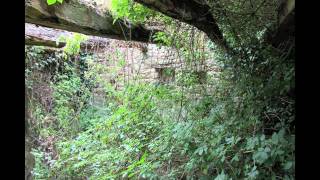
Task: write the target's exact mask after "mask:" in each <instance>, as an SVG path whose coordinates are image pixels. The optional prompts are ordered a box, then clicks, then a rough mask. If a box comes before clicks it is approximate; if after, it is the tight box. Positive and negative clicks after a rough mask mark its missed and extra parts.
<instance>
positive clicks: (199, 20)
mask: <svg viewBox="0 0 320 180" xmlns="http://www.w3.org/2000/svg"><path fill="white" fill-rule="evenodd" d="M134 1H135V2H138V3H141V4H143V5H145V6H147V7H149V8H151V9H154V10H156V11H158V12H161V13H163V14H165V15H167V16H170V17H172V18H175V19H178V20H180V21H182V22H185V23H188V24H190V25H192V26H195V27H197V28H198V29H199V30H201V31H203V32H205V33H206V34H207V35H208V37H209V38H210V39H211V40H212V41H213V42H215V43H217V44H218V45H220V46H222V47H223V48H227V46H226V43H225V41H224V39H223V36H222V32H221V30H220V28H219V26H218V24H217V23H216V20H215V19H214V18H213V16H212V14H211V12H210V7H209V6H208V5H207V4H206V3H203V2H201V1H199V0H134Z"/></svg>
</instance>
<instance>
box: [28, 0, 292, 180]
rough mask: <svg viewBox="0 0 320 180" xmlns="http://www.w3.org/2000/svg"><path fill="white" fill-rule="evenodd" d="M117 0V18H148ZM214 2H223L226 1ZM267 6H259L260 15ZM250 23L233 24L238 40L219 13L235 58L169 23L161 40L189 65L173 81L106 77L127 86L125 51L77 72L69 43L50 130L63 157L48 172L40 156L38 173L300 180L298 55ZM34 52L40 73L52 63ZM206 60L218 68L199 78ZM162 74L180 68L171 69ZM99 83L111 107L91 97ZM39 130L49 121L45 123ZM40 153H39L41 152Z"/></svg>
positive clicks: (90, 60) (38, 113)
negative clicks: (296, 120) (297, 158)
mask: <svg viewBox="0 0 320 180" xmlns="http://www.w3.org/2000/svg"><path fill="white" fill-rule="evenodd" d="M259 2H260V1H259ZM112 3H113V10H114V12H117V13H118V14H117V15H116V16H117V17H118V18H128V19H129V20H131V21H132V22H142V21H144V20H145V18H144V17H142V15H145V14H148V12H145V9H144V8H143V7H142V6H141V5H138V4H134V3H132V1H113V2H112ZM212 3H219V4H220V5H226V1H219V2H212ZM229 3H230V4H229V6H227V5H226V6H222V7H226V9H227V10H229V11H231V10H232V12H238V13H244V12H246V11H248V9H249V10H250V7H249V5H250V4H249V3H248V2H244V3H243V4H244V5H243V6H244V7H245V8H244V9H241V8H240V7H241V6H242V5H241V3H240V4H239V2H238V1H237V2H236V1H235V2H229ZM219 4H218V5H219ZM232 8H233V9H232ZM222 10H223V9H222ZM217 11H218V12H219V13H221V10H220V9H219V10H217ZM229 11H226V12H229ZM263 11H265V10H263V8H261V10H259V11H257V13H259V14H262V12H263ZM250 12H251V11H250ZM217 16H218V15H217ZM270 16H271V15H270ZM160 19H161V18H160ZM253 19H254V18H252V19H250V21H248V23H249V25H248V26H250V27H249V28H248V29H247V30H243V29H241V26H237V27H235V28H236V29H237V30H238V31H239V34H240V35H241V36H239V37H240V40H239V39H238V38H239V37H238V38H237V37H236V36H237V35H235V34H234V33H233V31H232V27H230V25H228V24H229V23H228V20H226V19H225V18H223V16H219V18H218V20H219V22H221V23H220V24H219V25H221V27H222V28H223V29H226V31H225V32H226V33H225V37H226V38H227V41H228V43H230V44H231V47H232V48H233V49H234V52H235V53H236V55H234V54H225V53H222V52H221V51H220V50H219V49H218V48H217V47H216V46H215V45H214V44H213V43H212V42H210V41H208V40H207V39H206V38H205V37H204V36H203V34H202V33H201V32H199V31H197V30H196V29H194V28H192V27H190V26H189V25H185V24H181V23H177V22H175V21H173V20H172V19H170V22H169V20H168V19H165V20H166V22H164V23H165V24H166V25H167V27H168V28H167V29H166V30H165V31H164V32H160V33H157V34H156V35H155V36H154V40H155V41H156V42H158V44H161V45H166V46H172V47H174V48H176V49H177V50H178V53H179V55H180V56H181V57H183V59H185V64H186V66H185V67H183V68H182V69H180V70H179V71H176V72H175V73H176V75H177V76H176V81H175V82H174V83H172V84H168V85H162V84H156V85H153V84H147V83H141V82H139V81H133V82H131V83H130V84H126V83H125V84H124V87H123V89H120V90H119V89H118V90H116V89H115V88H114V86H113V85H112V83H110V82H108V81H107V80H106V79H105V78H104V76H103V73H108V74H109V75H110V76H111V77H112V78H113V79H114V80H115V81H116V82H119V81H121V82H122V80H123V79H122V78H121V77H119V74H120V71H121V70H122V69H123V68H124V67H125V66H126V63H125V60H124V56H122V55H121V54H120V53H119V52H118V51H115V52H112V57H106V59H108V62H110V63H111V64H112V65H114V66H110V67H109V66H104V65H102V64H99V63H98V62H97V61H96V57H95V56H94V55H93V56H85V57H83V59H84V60H83V61H84V62H85V64H86V65H87V66H86V68H84V69H85V70H83V72H82V75H83V76H80V74H79V73H78V71H77V69H76V66H74V64H72V61H71V59H72V58H71V57H73V56H74V55H79V54H78V52H79V45H78V44H79V41H81V40H80V39H81V38H80V37H78V38H74V39H75V40H74V41H75V42H77V43H72V42H73V40H70V42H69V45H68V46H67V47H68V48H66V49H65V51H66V52H70V53H69V56H70V58H69V59H68V60H70V61H67V62H64V63H63V64H60V65H61V68H62V70H60V71H59V72H57V75H56V76H55V78H53V79H54V82H53V83H52V88H53V90H54V93H53V99H54V108H53V111H52V112H51V115H52V116H54V117H55V118H56V119H57V126H58V127H57V128H53V127H51V126H50V127H51V129H54V130H50V133H47V134H50V135H52V134H54V135H55V136H57V137H59V138H58V141H57V142H56V143H55V145H56V151H57V154H58V155H59V156H58V157H59V158H57V159H56V161H54V162H53V163H52V166H50V171H48V169H49V168H47V166H44V163H43V162H41V161H40V160H37V162H36V164H37V165H36V167H35V170H34V172H37V174H36V176H37V177H38V178H46V179H48V178H52V177H55V178H57V179H83V178H88V179H121V178H123V179H126V178H130V179H140V178H145V179H217V180H221V179H248V180H249V179H295V176H294V171H295V156H294V154H295V126H294V111H295V109H294V96H292V91H294V88H295V83H294V78H295V75H294V71H295V67H294V63H293V62H294V61H293V60H294V59H293V58H292V56H289V55H288V56H287V55H286V54H281V53H280V52H279V51H278V50H276V49H275V48H273V47H271V46H269V45H266V44H262V43H261V41H262V38H261V37H262V36H263V32H264V31H265V26H267V25H266V24H262V23H263V22H260V20H258V21H257V23H258V24H257V26H254V21H255V20H253ZM162 20H164V19H162ZM231 20H232V21H236V20H240V19H239V17H234V18H233V19H231ZM238 31H237V32H238ZM76 39H77V40H76ZM67 44H68V43H67ZM72 44H76V45H72ZM40 51H41V50H40ZM35 54H36V53H35ZM27 57H29V59H33V60H32V62H34V63H33V64H34V65H35V63H38V64H37V65H35V67H38V68H39V70H40V69H41V68H43V67H47V65H44V66H43V67H42V66H40V65H39V61H37V60H36V59H37V58H36V57H35V56H33V55H32V54H28V55H27ZM203 59H212V60H214V61H215V62H213V63H215V64H216V65H218V66H219V68H220V69H221V72H219V74H218V75H211V74H206V73H205V74H201V70H199V67H200V65H201V63H203ZM28 67H30V66H28ZM30 69H31V68H29V71H27V70H26V74H27V75H28V76H27V77H28V78H29V77H31V75H32V74H33V73H32V72H34V71H31V70H30ZM35 69H37V68H35ZM33 70H34V69H33ZM164 73H165V74H167V75H170V74H171V73H173V71H172V69H169V68H168V69H167V70H166V71H165V72H164ZM203 79H205V80H204V81H203ZM33 82H34V81H33ZM33 85H34V84H32V83H30V86H31V87H32V86H33ZM98 85H99V87H102V89H103V90H104V95H105V98H104V100H105V103H103V104H102V105H99V106H94V105H92V104H90V101H89V99H90V98H91V97H93V93H92V92H91V91H90V90H91V87H95V86H98ZM46 113H47V112H45V111H44V110H43V109H42V108H41V107H39V108H35V109H34V114H35V117H36V118H37V119H45V117H46V115H47V114H46ZM39 129H48V127H47V126H42V123H39ZM41 132H42V134H45V133H46V131H43V130H42V131H41ZM46 136H49V135H46ZM37 153H38V154H36V156H37V158H38V159H41V158H42V157H43V155H41V153H40V152H37Z"/></svg>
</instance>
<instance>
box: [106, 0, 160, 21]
mask: <svg viewBox="0 0 320 180" xmlns="http://www.w3.org/2000/svg"><path fill="white" fill-rule="evenodd" d="M111 11H112V14H113V18H114V22H116V21H117V20H118V19H123V20H128V21H130V22H131V23H133V24H138V23H143V22H145V21H146V20H147V18H148V17H149V16H152V15H153V14H154V12H153V11H152V10H150V9H147V8H145V7H144V6H142V5H141V4H138V3H135V2H133V1H132V0H112V1H111Z"/></svg>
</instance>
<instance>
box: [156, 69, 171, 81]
mask: <svg viewBox="0 0 320 180" xmlns="http://www.w3.org/2000/svg"><path fill="white" fill-rule="evenodd" d="M155 69H156V72H157V74H158V77H157V79H158V80H159V82H160V83H169V82H173V81H174V80H175V69H174V68H168V67H163V68H155Z"/></svg>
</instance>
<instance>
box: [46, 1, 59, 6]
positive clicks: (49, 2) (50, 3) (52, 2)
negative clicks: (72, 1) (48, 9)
mask: <svg viewBox="0 0 320 180" xmlns="http://www.w3.org/2000/svg"><path fill="white" fill-rule="evenodd" d="M56 2H57V0H47V4H48V5H52V4H55V3H56Z"/></svg>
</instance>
